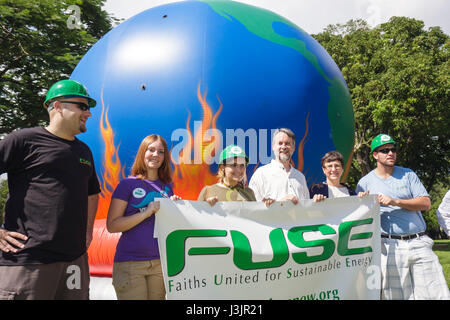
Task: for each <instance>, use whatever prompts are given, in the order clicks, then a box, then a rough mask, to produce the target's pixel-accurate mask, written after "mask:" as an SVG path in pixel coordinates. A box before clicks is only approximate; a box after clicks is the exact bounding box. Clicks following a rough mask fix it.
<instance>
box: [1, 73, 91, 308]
mask: <svg viewBox="0 0 450 320" xmlns="http://www.w3.org/2000/svg"><path fill="white" fill-rule="evenodd" d="M95 105H96V102H95V100H94V99H92V98H91V97H90V96H89V94H88V93H87V91H86V88H85V87H84V86H83V85H82V84H81V83H79V82H77V81H73V80H62V81H59V82H57V83H55V84H54V85H53V86H52V87H51V88H50V89H49V91H48V93H47V97H46V99H45V102H44V107H45V108H46V109H47V111H48V112H49V116H50V123H49V125H48V126H47V127H45V128H44V127H35V128H28V129H22V130H19V131H15V132H13V133H11V134H9V135H8V136H7V137H6V138H5V139H3V140H1V141H0V173H4V172H7V173H8V186H9V194H10V195H9V199H8V201H7V202H6V208H5V219H4V224H3V226H2V227H1V228H0V300H1V299H39V300H40V299H44V300H47V299H88V298H89V265H88V257H87V253H86V251H87V248H88V247H89V244H90V242H91V240H92V232H93V224H94V219H95V214H96V211H97V203H98V193H99V192H100V186H99V182H98V179H97V176H96V173H95V167H94V160H93V157H92V153H91V150H90V149H89V147H88V146H87V145H86V144H85V143H83V142H81V141H80V140H78V139H77V138H76V137H75V136H76V135H78V134H80V133H82V132H85V131H86V121H87V120H88V118H89V117H90V116H91V112H90V108H91V107H94V106H95Z"/></svg>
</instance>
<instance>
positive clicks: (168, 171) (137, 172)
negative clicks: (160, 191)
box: [131, 134, 172, 184]
mask: <svg viewBox="0 0 450 320" xmlns="http://www.w3.org/2000/svg"><path fill="white" fill-rule="evenodd" d="M158 140H159V141H161V143H162V144H163V147H164V161H163V163H162V164H161V166H160V167H159V168H158V178H159V179H160V180H161V181H162V182H164V183H165V184H169V183H171V182H172V168H171V167H170V155H169V148H168V147H167V143H166V140H164V138H163V137H161V136H160V135H157V134H151V135H149V136H147V137H145V138H144V139H143V140H142V142H141V145H140V146H139V149H138V151H137V154H136V158H135V159H134V163H133V166H132V167H131V175H132V176H134V177H136V178H138V179H145V178H146V177H147V165H146V164H145V152H146V151H147V149H148V146H149V145H150V144H152V143H153V142H155V141H158Z"/></svg>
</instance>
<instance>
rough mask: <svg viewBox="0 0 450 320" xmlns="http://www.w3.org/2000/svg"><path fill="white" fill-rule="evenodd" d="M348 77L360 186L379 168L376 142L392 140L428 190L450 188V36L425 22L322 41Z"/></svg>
mask: <svg viewBox="0 0 450 320" xmlns="http://www.w3.org/2000/svg"><path fill="white" fill-rule="evenodd" d="M314 37H315V38H316V40H318V41H319V43H321V45H322V46H323V47H324V48H325V49H326V50H327V51H328V52H329V53H330V55H331V56H332V57H333V59H334V60H335V62H336V63H337V65H338V66H339V68H340V69H341V71H342V73H343V75H344V77H345V79H346V81H347V84H348V87H349V90H350V94H351V97H352V102H353V108H354V115H355V130H356V132H355V148H354V155H355V159H354V161H353V163H352V168H351V171H350V174H349V182H350V183H352V182H353V183H354V182H356V181H358V180H359V178H360V177H361V176H362V175H365V174H367V173H368V172H369V171H370V170H372V168H373V167H374V162H373V159H372V156H371V153H370V142H371V141H372V139H373V138H374V137H375V136H376V135H377V134H379V133H387V134H390V135H392V137H394V140H396V141H398V142H399V153H398V164H399V165H402V166H405V167H408V168H411V169H413V170H414V171H415V172H416V173H417V174H418V175H419V177H420V178H421V180H422V182H423V183H424V185H425V187H426V188H427V190H431V189H432V188H433V185H434V184H436V183H439V182H442V183H444V182H448V173H449V169H450V167H449V163H450V159H449V158H450V154H449V152H448V151H449V150H450V148H449V141H450V130H448V128H449V127H450V108H449V105H450V103H449V102H450V101H449V97H450V95H449V92H450V83H449V82H450V79H449V76H448V70H450V62H449V54H450V52H449V48H450V42H449V36H448V35H446V34H445V33H443V32H442V31H441V29H440V28H439V27H432V28H429V29H428V30H424V23H423V22H422V21H419V20H415V19H411V18H405V17H392V18H391V19H390V20H389V21H388V22H387V23H383V24H381V25H379V26H377V27H375V28H370V27H369V26H368V25H367V23H366V22H365V21H363V20H356V21H353V20H351V21H349V22H348V23H347V24H345V25H339V24H337V25H330V26H328V27H327V28H326V29H325V30H324V31H323V32H322V33H319V34H317V35H314Z"/></svg>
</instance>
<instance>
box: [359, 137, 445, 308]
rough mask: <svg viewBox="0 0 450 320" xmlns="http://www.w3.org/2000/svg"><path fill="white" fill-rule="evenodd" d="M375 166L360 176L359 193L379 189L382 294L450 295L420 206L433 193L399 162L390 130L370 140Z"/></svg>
mask: <svg viewBox="0 0 450 320" xmlns="http://www.w3.org/2000/svg"><path fill="white" fill-rule="evenodd" d="M371 151H372V156H373V157H374V159H375V160H376V162H377V167H376V168H375V169H374V170H372V171H371V172H369V173H368V174H367V175H366V176H364V177H363V178H361V180H360V181H359V182H358V186H357V188H356V192H367V191H370V193H371V194H378V202H379V203H380V214H381V216H380V221H381V275H382V287H381V289H382V291H381V297H382V299H389V300H423V299H425V300H428V299H450V294H449V290H448V286H447V283H446V281H445V278H444V274H443V271H442V267H441V265H440V263H439V260H438V258H437V256H436V255H435V254H434V253H433V250H432V249H431V248H432V246H433V240H432V239H431V238H429V237H428V236H427V235H426V234H425V229H426V224H425V221H424V219H423V217H422V214H421V211H423V210H429V209H430V197H429V195H428V193H427V191H426V190H425V187H424V186H423V184H422V183H421V182H420V180H419V178H418V177H417V175H416V174H415V173H414V171H412V170H411V169H407V168H403V167H399V166H396V165H395V162H396V160H397V143H396V142H395V141H394V140H393V139H392V137H391V136H389V135H387V134H380V135H378V136H376V137H375V138H374V139H373V141H372V144H371Z"/></svg>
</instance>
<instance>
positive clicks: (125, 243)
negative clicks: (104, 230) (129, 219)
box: [112, 177, 173, 262]
mask: <svg viewBox="0 0 450 320" xmlns="http://www.w3.org/2000/svg"><path fill="white" fill-rule="evenodd" d="M171 195H173V191H172V188H171V186H169V185H166V184H164V183H163V182H162V181H161V180H156V181H149V180H145V179H144V180H141V179H136V178H134V177H128V178H126V179H124V180H122V181H120V182H119V184H118V186H117V188H116V190H114V193H113V195H112V197H113V198H116V199H120V200H123V201H126V202H128V206H127V208H126V210H125V213H124V216H125V217H126V216H131V215H133V214H135V213H138V212H142V211H145V210H146V209H147V206H148V204H149V203H150V202H152V201H153V199H155V198H165V197H170V196H171ZM154 228H155V215H152V216H150V217H149V218H147V219H145V220H144V221H142V222H141V223H139V224H138V225H136V226H135V227H133V228H131V229H130V230H127V231H124V232H122V235H121V237H120V239H119V242H118V243H117V248H116V254H115V256H114V262H123V261H142V260H153V259H159V250H158V240H157V239H156V238H153V231H154Z"/></svg>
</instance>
